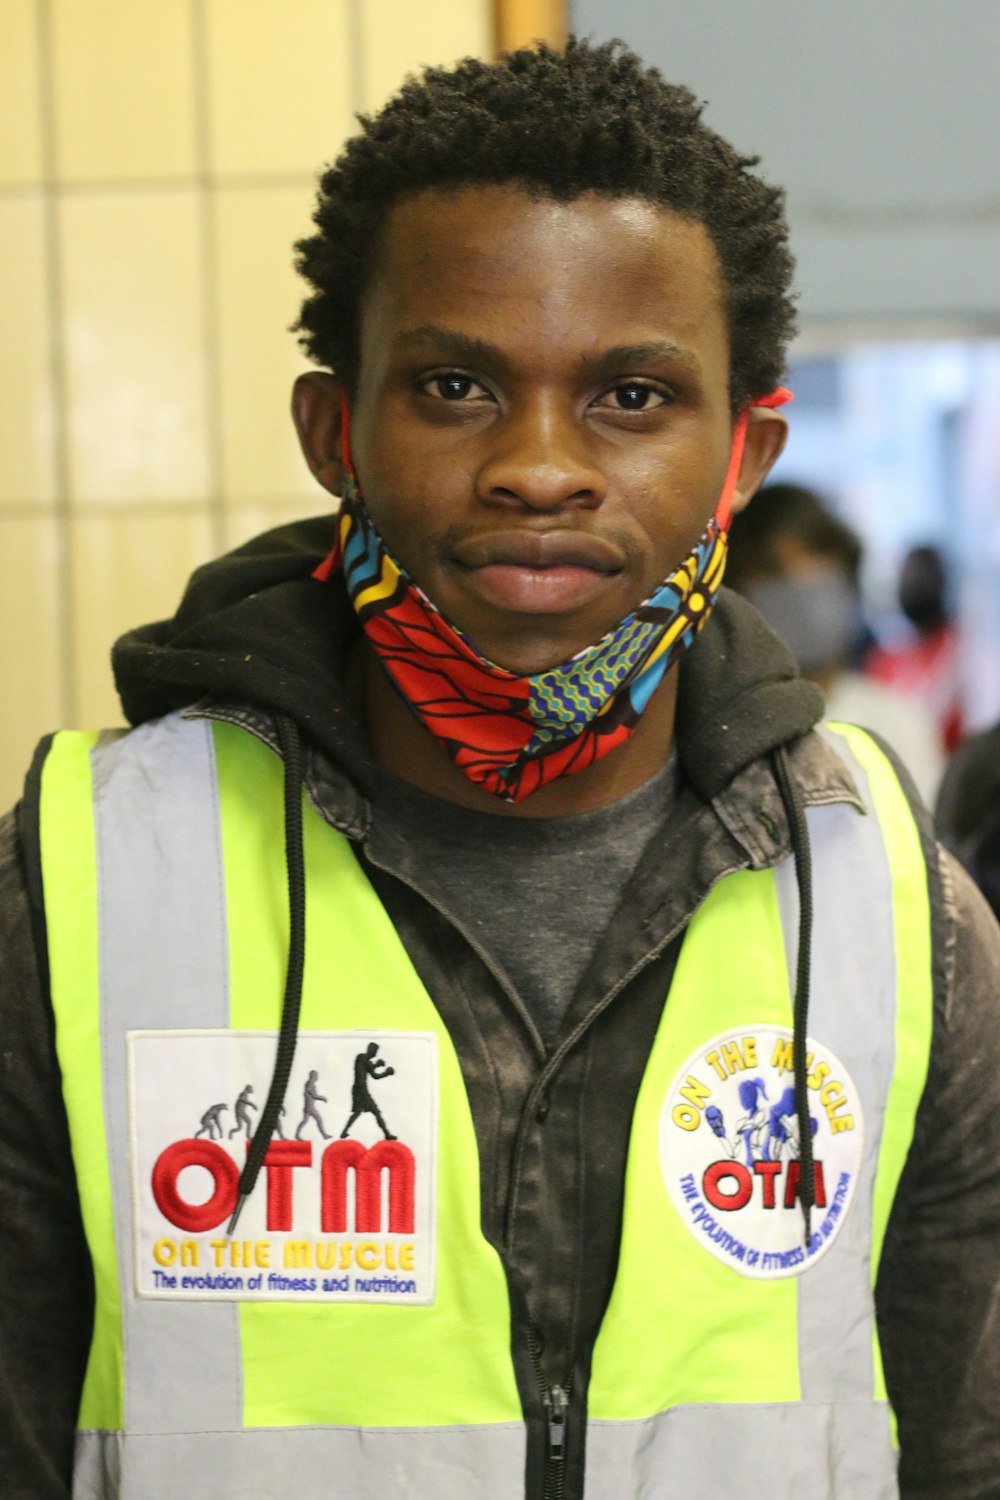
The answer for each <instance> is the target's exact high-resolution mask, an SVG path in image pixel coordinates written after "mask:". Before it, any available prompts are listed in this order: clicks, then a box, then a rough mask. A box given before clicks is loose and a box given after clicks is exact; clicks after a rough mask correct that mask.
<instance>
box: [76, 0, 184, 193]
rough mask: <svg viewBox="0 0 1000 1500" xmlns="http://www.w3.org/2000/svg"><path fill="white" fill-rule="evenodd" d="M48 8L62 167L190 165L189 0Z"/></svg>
mask: <svg viewBox="0 0 1000 1500" xmlns="http://www.w3.org/2000/svg"><path fill="white" fill-rule="evenodd" d="M51 15H52V68H53V85H54V93H55V101H56V111H55V115H56V119H55V125H56V143H55V144H56V169H57V173H58V175H59V176H60V177H61V178H62V179H64V180H66V181H78V182H79V181H85V182H92V181H95V180H104V179H106V178H123V177H125V178H133V177H164V176H166V177H171V176H177V175H178V174H186V173H190V172H192V171H193V170H194V167H195V159H196V151H195V109H194V97H195V95H194V46H193V41H192V36H191V3H190V0H51Z"/></svg>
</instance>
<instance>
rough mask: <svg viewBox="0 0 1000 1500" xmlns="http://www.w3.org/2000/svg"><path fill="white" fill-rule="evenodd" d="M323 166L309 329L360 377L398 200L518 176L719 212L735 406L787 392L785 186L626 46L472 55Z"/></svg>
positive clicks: (568, 192)
mask: <svg viewBox="0 0 1000 1500" xmlns="http://www.w3.org/2000/svg"><path fill="white" fill-rule="evenodd" d="M361 126H362V129H361V132H360V134H358V135H356V136H354V137H353V138H352V139H351V140H349V141H348V143H347V145H346V147H345V148H344V151H343V152H342V154H341V156H340V157H339V158H338V160H337V161H336V162H335V163H334V165H333V166H332V167H330V168H329V169H328V170H327V171H326V172H324V174H323V176H322V177H321V178H320V191H319V198H318V202H317V207H316V211H315V213H314V215H313V222H314V223H315V224H316V227H317V229H318V231H319V232H318V233H317V234H314V235H312V236H310V237H309V238H308V239H303V240H299V242H298V243H297V245H296V247H295V248H296V251H297V259H296V265H297V268H298V270H299V271H300V272H301V274H302V276H303V277H304V278H305V280H306V281H307V282H309V284H310V285H311V286H312V287H313V288H314V292H313V294H312V295H311V296H310V297H308V298H307V300H306V301H305V302H304V303H303V306H302V311H301V314H300V316H299V321H298V323H297V324H296V325H295V331H297V332H299V333H300V335H301V337H300V340H299V342H300V343H301V345H302V347H303V349H304V350H305V351H306V352H307V354H309V355H310V356H311V357H312V359H314V360H315V361H316V363H317V364H320V365H324V366H326V367H327V368H329V369H331V370H333V371H334V373H335V374H336V375H337V376H338V377H339V378H340V379H342V380H343V381H345V383H346V384H347V385H348V386H351V387H353V386H354V384H355V380H356V376H357V369H358V358H359V336H360V335H359V323H360V307H361V300H362V297H363V294H364V290H365V285H366V280H367V277H368V275H369V273H370V269H371V266H372V264H373V261H374V258H375V255H376V253H377V248H378V240H379V234H380V231H381V229H382V226H383V224H384V223H385V219H386V216H387V214H388V212H389V210H390V209H391V208H392V206H393V205H394V204H395V203H397V202H398V201H399V200H400V199H403V198H406V197H411V196H412V195H414V194H416V193H419V192H422V191H424V190H428V189H438V190H441V189H445V190H447V189H449V188H459V187H467V186H477V185H485V184H503V183H512V184H517V185H521V186H524V187H525V188H526V189H528V191H530V192H533V193H539V194H542V195H544V196H547V197H551V198H553V199H556V200H558V201H561V202H566V201H570V200H572V199H574V198H577V197H580V196H581V195H582V194H583V193H599V194H602V195H604V196H607V197H614V198H621V197H637V198H644V199H646V200H648V201H650V202H653V203H657V204H662V205H663V206H664V207H665V208H669V209H672V210H673V211H674V212H675V213H678V214H681V215H683V216H684V217H685V218H689V219H692V220H696V221H699V222H700V223H702V224H704V226H705V228H706V229H707V231H708V233H709V235H710V236H711V239H712V243H713V244H714V246H715V250H716V254H717V255H718V257H719V262H720V265H721V268H722V276H723V281H724V285H725V292H726V313H727V318H728V327H729V337H730V351H731V353H730V381H729V388H730V400H731V402H732V405H733V408H734V410H735V409H737V408H738V407H739V406H741V405H742V404H743V403H744V402H745V401H746V400H748V399H749V398H750V397H751V396H754V395H763V394H765V393H766V392H768V391H770V390H772V389H773V387H774V386H775V385H777V383H778V381H779V380H780V379H781V375H782V371H783V369H784V356H785V349H786V346H787V344H788V341H789V339H790V338H791V336H792V333H793V332H794V329H795V313H794V307H793V302H792V298H791V295H790V284H791V276H792V270H793V265H794V262H793V260H792V256H791V253H790V251H789V248H788V226H787V224H786V222H785V215H784V194H783V192H782V191H781V190H780V189H779V188H775V187H772V186H770V185H769V184H768V183H766V182H764V181H762V180H761V179H760V178H759V177H757V176H755V175H754V174H753V172H752V171H751V170H750V169H751V168H752V167H754V166H756V165H757V162H758V160H759V158H757V157H755V156H740V155H739V154H738V153H737V152H736V151H735V150H734V149H733V148H732V146H730V145H729V144H728V142H726V141H724V140H723V139H722V138H721V136H718V135H716V134H715V132H714V131H713V130H710V129H709V127H708V126H707V125H705V124H704V123H703V121H702V119H701V106H700V105H699V104H698V102H697V100H696V99H695V97H694V95H693V94H692V93H691V92H690V91H689V90H688V89H686V88H682V87H678V86H676V85H673V84H669V83H666V82H665V81H664V79H663V76H662V74H661V73H660V72H659V71H658V70H657V69H656V68H647V67H645V66H644V65H643V63H642V62H641V61H640V59H639V58H638V57H636V55H635V54H634V53H633V52H630V51H629V50H628V49H627V48H626V47H625V46H624V44H623V43H621V42H606V43H603V44H601V45H594V44H592V43H589V42H587V41H583V40H578V39H575V38H571V39H570V40H569V42H568V43H567V45H566V48H565V51H555V50H553V49H552V48H550V47H547V46H544V45H540V46H538V47H537V48H531V49H527V48H526V49H524V50H521V51H517V52H511V53H509V54H508V55H507V56H505V57H503V58H501V60H500V61H499V62H497V63H486V62H482V61H480V60H478V59H476V58H471V57H470V58H466V59H465V60H464V61H463V62H460V63H458V64H457V65H456V66H455V67H454V68H429V69H428V70H427V71H426V72H425V73H424V74H423V75H422V76H421V77H420V78H417V79H411V80H410V81H408V82H407V83H406V84H405V85H404V87H403V88H402V89H401V90H400V92H399V93H398V94H397V95H396V96H395V97H394V98H393V99H391V100H390V102H389V103H388V104H387V105H386V106H385V108H384V109H383V110H381V112H380V113H379V114H377V115H375V116H374V117H361Z"/></svg>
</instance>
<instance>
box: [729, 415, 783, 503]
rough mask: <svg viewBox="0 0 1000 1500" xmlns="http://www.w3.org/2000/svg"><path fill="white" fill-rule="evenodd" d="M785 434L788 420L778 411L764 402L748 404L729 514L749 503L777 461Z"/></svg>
mask: <svg viewBox="0 0 1000 1500" xmlns="http://www.w3.org/2000/svg"><path fill="white" fill-rule="evenodd" d="M787 437H788V423H787V421H786V420H785V418H784V417H783V416H782V414H781V412H779V411H772V410H771V408H770V407H768V406H751V408H750V420H749V422H748V423H747V436H746V442H745V444H744V447H743V462H742V463H741V464H740V475H739V478H738V479H737V481H736V489H735V491H734V493H733V515H734V516H735V515H737V514H738V513H739V512H740V511H741V510H743V509H744V507H745V506H747V505H749V503H750V501H751V500H752V499H753V497H754V495H755V494H756V493H757V491H758V490H759V489H760V487H761V485H762V484H763V483H764V480H765V479H766V478H767V476H768V473H769V471H770V469H771V466H772V465H773V464H775V463H777V461H778V459H779V458H780V456H781V450H782V449H783V448H784V446H785V439H786V438H787Z"/></svg>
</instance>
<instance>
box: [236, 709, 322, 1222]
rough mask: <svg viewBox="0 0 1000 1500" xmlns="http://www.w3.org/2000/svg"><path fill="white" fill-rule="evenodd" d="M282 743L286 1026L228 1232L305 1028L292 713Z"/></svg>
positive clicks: (298, 794)
mask: <svg viewBox="0 0 1000 1500" xmlns="http://www.w3.org/2000/svg"><path fill="white" fill-rule="evenodd" d="M275 723H276V725H277V729H278V743H279V744H280V745H281V753H282V755H283V757H284V762H285V867H286V869H287V871H288V919H289V920H288V968H287V971H286V974H285V998H284V1001H283V1002H282V1007H281V1029H280V1031H279V1032H278V1048H277V1052H276V1053H275V1058H274V1071H273V1072H272V1074H271V1086H270V1088H269V1089H268V1091H267V1100H266V1102H265V1104H264V1108H263V1109H262V1110H261V1112H260V1120H259V1121H258V1123H257V1129H256V1130H255V1131H254V1134H253V1138H252V1140H251V1142H250V1149H249V1151H248V1152H247V1159H246V1161H245V1162H244V1164H243V1171H242V1172H241V1173H240V1181H239V1189H238V1191H239V1197H238V1198H237V1200H236V1207H235V1208H234V1209H233V1214H232V1218H231V1219H230V1220H229V1228H228V1230H227V1231H226V1232H227V1234H232V1233H233V1231H234V1230H235V1228H236V1221H237V1220H238V1219H239V1216H240V1214H241V1212H242V1210H243V1205H244V1203H245V1202H246V1200H247V1198H249V1196H250V1194H251V1193H252V1192H253V1190H254V1185H255V1183H256V1181H257V1177H258V1175H259V1174H260V1169H261V1167H262V1165H263V1162H264V1157H265V1156H266V1155H267V1148H268V1146H269V1145H270V1144H271V1137H272V1136H273V1135H274V1132H275V1129H276V1128H277V1124H278V1114H279V1112H280V1110H281V1106H282V1104H283V1103H284V1099H285V1090H286V1089H287V1087H288V1077H289V1074H290V1073H291V1071H292V1062H293V1060H294V1058H295V1043H296V1041H297V1040H298V1033H299V1011H300V1010H301V1008H302V975H303V972H304V970H305V959H306V876H305V857H304V854H303V849H302V746H301V743H300V741H299V728H298V725H297V724H296V723H295V720H294V719H290V718H289V717H288V715H287V714H278V715H277V718H276V720H275Z"/></svg>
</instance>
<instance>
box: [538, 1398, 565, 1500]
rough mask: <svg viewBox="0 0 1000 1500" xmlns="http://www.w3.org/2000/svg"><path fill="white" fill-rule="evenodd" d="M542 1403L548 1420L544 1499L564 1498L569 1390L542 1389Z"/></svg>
mask: <svg viewBox="0 0 1000 1500" xmlns="http://www.w3.org/2000/svg"><path fill="white" fill-rule="evenodd" d="M542 1405H543V1406H544V1407H545V1416H546V1419H547V1421H548V1446H547V1448H546V1450H545V1479H544V1482H543V1487H542V1494H543V1496H544V1500H562V1494H563V1490H564V1488H565V1484H566V1464H565V1457H566V1411H567V1408H568V1407H569V1391H567V1390H564V1389H563V1387H562V1386H561V1385H554V1386H552V1388H551V1390H546V1389H545V1388H544V1387H543V1389H542Z"/></svg>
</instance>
